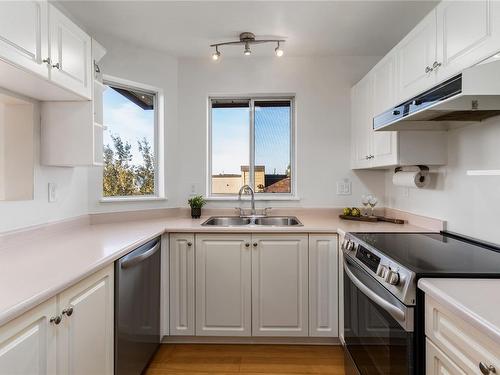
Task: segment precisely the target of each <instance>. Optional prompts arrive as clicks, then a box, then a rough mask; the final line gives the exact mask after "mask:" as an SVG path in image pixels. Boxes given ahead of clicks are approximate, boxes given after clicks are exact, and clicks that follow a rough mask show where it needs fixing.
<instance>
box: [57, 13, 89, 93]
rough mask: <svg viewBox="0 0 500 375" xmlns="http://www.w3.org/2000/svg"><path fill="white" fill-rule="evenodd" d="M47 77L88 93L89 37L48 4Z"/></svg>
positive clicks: (66, 86)
mask: <svg viewBox="0 0 500 375" xmlns="http://www.w3.org/2000/svg"><path fill="white" fill-rule="evenodd" d="M49 20H50V22H49V39H50V64H51V67H52V69H51V70H50V79H51V80H52V81H53V82H55V83H57V84H58V85H60V86H62V87H65V88H67V89H69V90H71V91H73V92H75V93H77V94H79V95H81V96H82V97H84V98H87V99H90V98H91V96H92V83H91V82H92V79H93V75H92V70H93V66H92V56H91V39H90V37H89V36H88V35H87V34H86V33H85V32H84V31H83V30H82V29H80V28H79V27H78V26H76V24H74V23H73V22H72V21H71V20H70V19H69V18H68V17H66V16H65V15H64V14H62V13H61V12H60V11H59V10H58V9H57V8H56V7H54V6H53V5H49Z"/></svg>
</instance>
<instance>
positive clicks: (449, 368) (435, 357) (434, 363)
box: [425, 339, 467, 375]
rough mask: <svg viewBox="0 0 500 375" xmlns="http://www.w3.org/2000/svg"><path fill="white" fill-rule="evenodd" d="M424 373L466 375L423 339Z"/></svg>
mask: <svg viewBox="0 0 500 375" xmlns="http://www.w3.org/2000/svg"><path fill="white" fill-rule="evenodd" d="M425 355H426V357H427V359H426V364H425V373H426V374H427V375H466V374H467V373H466V372H465V371H463V370H462V369H461V368H460V367H458V366H457V365H456V364H455V363H453V361H452V360H451V359H450V358H448V356H447V355H446V354H444V353H443V352H442V351H441V350H439V348H438V347H437V346H436V345H434V344H433V343H432V341H430V340H429V339H425Z"/></svg>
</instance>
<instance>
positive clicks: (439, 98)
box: [373, 56, 500, 131]
mask: <svg viewBox="0 0 500 375" xmlns="http://www.w3.org/2000/svg"><path fill="white" fill-rule="evenodd" d="M498 115H500V58H498V57H496V56H495V57H494V58H491V59H490V60H487V61H485V62H483V63H480V64H478V65H475V66H473V67H471V68H469V69H466V70H464V71H463V72H462V73H460V74H458V75H456V76H455V77H453V78H450V79H448V80H447V81H445V82H442V83H440V84H439V85H437V86H435V87H433V88H432V89H430V90H427V91H425V92H423V93H422V94H420V95H418V96H416V97H414V98H412V99H410V100H407V101H406V102H404V103H401V104H400V105H398V106H396V107H394V108H391V109H390V110H388V111H386V112H384V113H382V114H380V115H378V116H376V117H374V118H373V129H374V130H376V131H392V130H398V131H401V130H447V129H450V128H452V127H457V126H462V125H468V124H472V123H477V122H480V121H483V120H485V119H487V118H490V117H493V116H498Z"/></svg>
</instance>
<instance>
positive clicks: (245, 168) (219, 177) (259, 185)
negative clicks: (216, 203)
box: [209, 98, 294, 198]
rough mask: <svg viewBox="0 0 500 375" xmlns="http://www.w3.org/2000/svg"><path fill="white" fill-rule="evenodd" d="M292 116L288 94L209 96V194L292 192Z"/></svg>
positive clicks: (291, 102) (291, 101)
mask: <svg viewBox="0 0 500 375" xmlns="http://www.w3.org/2000/svg"><path fill="white" fill-rule="evenodd" d="M292 119H293V98H238V99H236V98H233V99H226V98H224V99H215V98H212V99H211V100H210V132H211V138H210V139H211V144H210V155H209V160H210V161H209V176H210V181H209V194H210V195H211V196H228V195H236V194H238V192H239V190H240V188H241V187H242V186H243V185H245V184H248V185H250V186H252V187H253V188H254V190H255V193H257V194H259V195H262V196H264V195H265V194H267V195H279V194H282V195H285V194H288V195H293V194H294V190H293V189H294V183H293V178H294V170H293V158H292V155H293V121H292ZM271 198H272V197H271Z"/></svg>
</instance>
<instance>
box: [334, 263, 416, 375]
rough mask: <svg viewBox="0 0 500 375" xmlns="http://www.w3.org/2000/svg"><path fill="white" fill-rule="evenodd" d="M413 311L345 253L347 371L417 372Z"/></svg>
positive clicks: (400, 374)
mask: <svg viewBox="0 0 500 375" xmlns="http://www.w3.org/2000/svg"><path fill="white" fill-rule="evenodd" d="M413 313H414V311H413V307H408V306H405V305H404V304H403V303H401V302H400V301H399V300H398V299H397V298H396V297H395V296H394V295H392V294H391V293H390V292H389V291H388V290H387V289H385V288H384V287H383V286H382V284H380V283H379V282H378V281H377V280H375V278H373V277H372V276H371V275H369V274H368V272H366V271H365V270H364V269H363V268H361V266H360V265H358V264H357V263H356V262H355V261H354V260H352V259H351V258H350V257H349V256H346V255H344V340H345V349H346V359H347V361H346V369H347V370H348V371H347V373H358V374H362V375H372V374H387V375H393V374H394V375H395V374H398V375H403V374H404V375H407V374H413V347H414V343H413Z"/></svg>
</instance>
